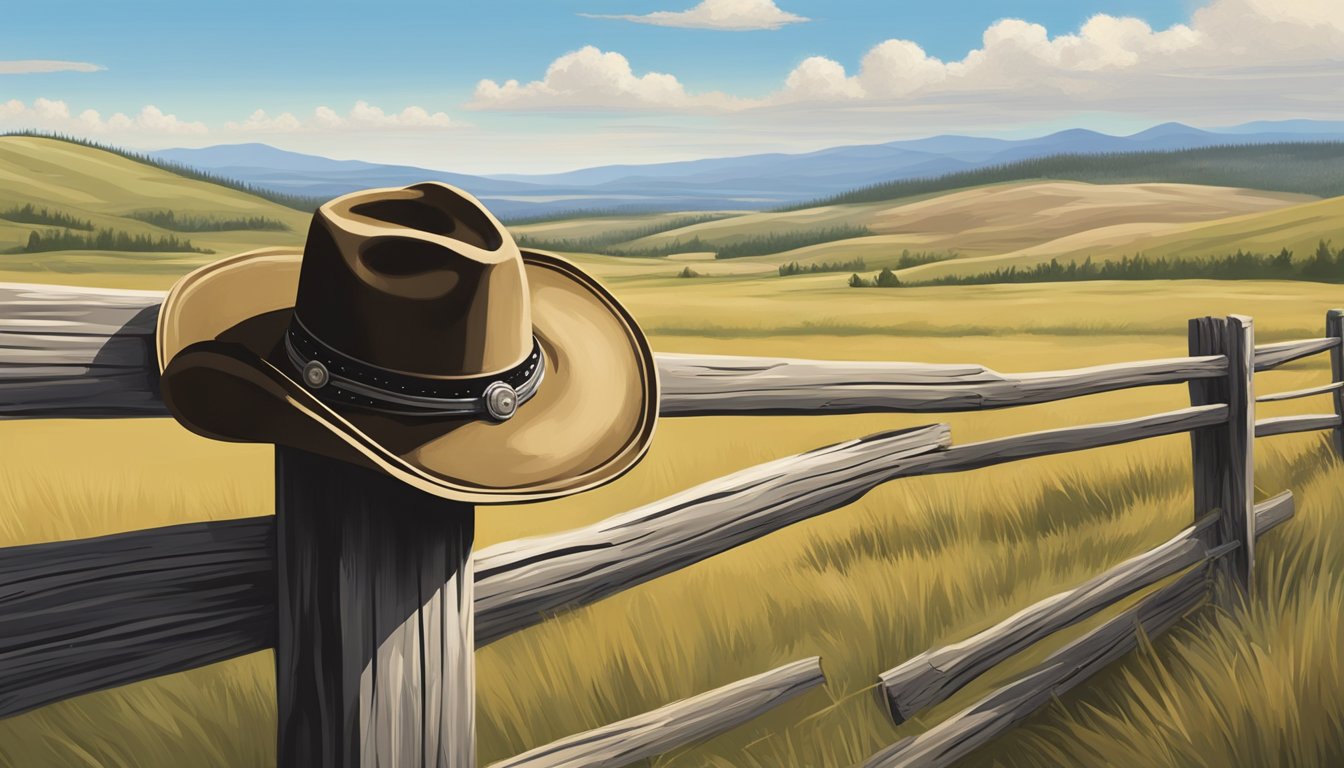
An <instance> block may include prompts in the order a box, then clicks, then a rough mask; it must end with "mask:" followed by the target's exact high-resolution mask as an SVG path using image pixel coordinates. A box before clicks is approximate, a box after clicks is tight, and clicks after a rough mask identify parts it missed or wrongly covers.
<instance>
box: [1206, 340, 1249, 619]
mask: <svg viewBox="0 0 1344 768" xmlns="http://www.w3.org/2000/svg"><path fill="white" fill-rule="evenodd" d="M1226 322H1227V350H1226V354H1227V381H1228V395H1229V398H1230V399H1229V400H1228V414H1227V433H1228V440H1229V441H1230V443H1231V444H1230V446H1229V454H1230V456H1229V458H1230V460H1231V466H1230V467H1229V470H1230V472H1229V475H1228V479H1227V482H1228V488H1229V492H1228V494H1227V496H1226V497H1225V499H1224V505H1223V507H1222V508H1221V509H1222V514H1221V515H1220V516H1219V517H1218V521H1217V523H1215V525H1214V526H1213V530H1215V531H1218V532H1219V537H1220V539H1221V540H1220V541H1218V544H1232V543H1236V544H1237V545H1238V546H1237V549H1236V551H1235V552H1232V553H1230V554H1228V555H1227V556H1226V557H1220V558H1218V560H1217V561H1216V562H1215V563H1214V565H1213V567H1214V570H1215V571H1219V572H1221V573H1223V574H1224V575H1225V576H1226V577H1227V578H1228V580H1229V581H1230V583H1232V584H1234V585H1236V588H1237V592H1238V599H1240V598H1248V597H1250V596H1251V593H1252V590H1253V588H1254V585H1255V579H1254V573H1255V324H1254V321H1252V320H1251V318H1249V317H1246V316H1245V315H1228V317H1227V320H1226ZM1226 599H1227V600H1228V601H1230V600H1231V598H1230V597H1228V598H1226ZM1227 604H1229V605H1230V602H1228V603H1227Z"/></svg>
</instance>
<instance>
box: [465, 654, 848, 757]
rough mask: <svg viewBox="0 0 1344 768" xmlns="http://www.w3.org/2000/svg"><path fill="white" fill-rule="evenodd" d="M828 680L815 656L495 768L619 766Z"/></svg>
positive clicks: (708, 733) (723, 727)
mask: <svg viewBox="0 0 1344 768" xmlns="http://www.w3.org/2000/svg"><path fill="white" fill-rule="evenodd" d="M825 682H826V676H825V675H824V674H822V671H821V659H819V658H816V657H813V658H810V659H803V660H801V661H795V662H794V663H792V664H787V665H785V666H782V667H779V668H778V669H773V670H771V671H769V672H766V673H764V674H761V675H756V676H755V677H749V678H747V679H745V680H739V681H737V682H735V683H729V684H728V685H725V686H723V687H721V688H715V689H714V690H712V691H708V692H706V693H702V694H700V695H698V696H693V697H691V698H689V699H684V700H682V701H678V702H674V703H672V704H668V705H667V706H665V707H660V708H658V709H655V710H654V711H652V712H646V713H644V714H642V715H636V716H634V717H630V718H626V719H625V720H621V721H619V722H615V723H612V724H611V725H607V726H604V727H602V728H598V729H596V730H592V731H586V732H584V733H580V734H576V735H574V736H569V737H567V738H564V739H560V740H559V741H555V742H552V743H550V744H547V745H545V746H542V747H537V748H536V749H532V750H529V751H527V752H524V753H523V754H521V755H518V756H516V757H511V758H509V759H508V760H501V761H499V762H497V763H491V764H490V768H619V766H623V765H630V764H631V763H635V762H638V761H640V760H644V759H647V758H650V757H653V756H655V755H659V754H662V753H663V752H667V751H669V750H672V749H675V748H677V747H680V746H684V745H687V744H691V743H694V742H697V741H702V740H704V739H708V738H712V737H714V736H717V735H719V734H721V733H726V732H728V731H730V730H732V729H733V728H736V727H737V726H739V725H741V724H743V723H745V722H747V721H748V720H752V719H754V718H756V717H759V716H761V715H763V714H765V713H766V712H769V711H770V710H772V709H774V708H776V707H778V706H779V705H781V704H783V703H785V702H787V701H789V700H791V699H794V698H796V697H798V696H800V695H802V694H804V693H806V692H808V691H810V690H812V689H814V688H816V687H817V686H819V685H822V684H824V683H825Z"/></svg>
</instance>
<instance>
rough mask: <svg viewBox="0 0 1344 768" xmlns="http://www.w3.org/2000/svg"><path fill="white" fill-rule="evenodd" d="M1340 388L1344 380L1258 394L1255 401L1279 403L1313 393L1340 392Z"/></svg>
mask: <svg viewBox="0 0 1344 768" xmlns="http://www.w3.org/2000/svg"><path fill="white" fill-rule="evenodd" d="M1340 389H1344V381H1336V382H1335V383H1333V384H1322V385H1321V386H1319V387H1307V388H1306V389H1294V390H1291V391H1288V392H1275V393H1273V394H1269V395H1256V398H1255V402H1257V403H1278V402H1282V401H1284V400H1296V399H1298V398H1301V397H1312V396H1313V395H1324V394H1328V393H1331V392H1338V391H1339V390H1340Z"/></svg>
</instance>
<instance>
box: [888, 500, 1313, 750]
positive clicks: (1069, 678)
mask: <svg viewBox="0 0 1344 768" xmlns="http://www.w3.org/2000/svg"><path fill="white" fill-rule="evenodd" d="M1293 513H1294V507H1293V500H1292V494H1290V493H1282V494H1279V495H1278V496H1276V497H1274V498H1273V499H1270V500H1267V501H1266V502H1264V503H1263V504H1261V505H1260V506H1259V507H1258V508H1257V514H1256V517H1255V525H1256V530H1255V535H1256V536H1263V535H1264V534H1266V533H1268V532H1269V531H1271V530H1273V529H1274V528H1275V527H1276V526H1278V525H1280V524H1282V523H1283V522H1285V521H1287V520H1288V519H1290V518H1291V517H1292V516H1293ZM1209 586H1210V580H1209V564H1208V563H1207V561H1205V562H1204V563H1201V564H1200V565H1198V566H1196V567H1195V568H1194V569H1192V570H1190V571H1188V572H1187V573H1186V574H1185V575H1183V576H1181V577H1180V578H1179V579H1177V580H1176V581H1173V582H1172V583H1170V584H1168V585H1166V586H1164V587H1162V588H1160V589H1158V590H1156V591H1155V592H1153V593H1152V594H1151V595H1149V596H1147V597H1146V598H1144V599H1143V601H1141V602H1140V603H1139V604H1138V605H1136V606H1134V607H1133V608H1130V609H1128V610H1126V611H1123V612H1122V613H1120V614H1119V615H1117V616H1116V617H1115V618H1113V619H1111V620H1109V621H1107V622H1106V623H1104V624H1102V625H1101V626H1100V627H1097V628H1096V629H1094V630H1092V631H1091V632H1089V633H1087V634H1086V635H1084V636H1083V637H1081V638H1079V639H1077V640H1075V641H1073V642H1071V643H1069V644H1067V645H1065V646H1064V647H1063V648H1060V649H1059V650H1058V651H1055V652H1054V653H1052V654H1050V656H1049V657H1047V658H1046V660H1045V661H1044V662H1042V663H1041V664H1040V665H1039V666H1037V667H1035V668H1034V669H1032V670H1031V671H1029V672H1027V673H1026V674H1025V675H1023V676H1021V677H1019V678H1018V679H1017V680H1015V681H1014V682H1011V683H1009V684H1007V685H1005V686H1003V687H1001V688H999V689H997V690H995V691H993V692H991V693H990V694H989V695H987V696H985V697H984V698H982V699H980V700H979V701H977V702H976V703H975V704H972V705H971V706H970V707H967V708H966V709H964V710H962V711H961V712H959V713H957V714H955V715H952V716H951V717H949V718H947V719H946V720H944V721H943V722H941V723H939V724H938V725H935V726H934V727H932V728H930V729H929V730H927V731H925V732H924V733H922V734H920V735H918V736H912V737H910V738H908V739H905V740H903V741H900V742H897V743H896V744H893V745H892V746H890V747H888V748H887V749H884V750H882V751H881V752H879V753H877V754H875V755H873V756H872V757H871V758H869V760H868V762H867V763H865V764H864V766H865V768H898V767H899V768H938V767H940V766H947V765H952V764H953V763H955V762H956V761H957V760H959V759H961V758H962V757H965V756H966V755H968V754H970V753H971V752H972V751H974V750H976V749H978V748H979V747H981V746H984V745H985V744H987V743H988V742H989V741H990V740H992V739H993V738H994V737H996V736H998V735H999V734H1001V733H1003V732H1004V731H1005V730H1007V729H1008V728H1010V727H1012V726H1013V725H1015V724H1016V723H1018V722H1020V721H1021V720H1023V719H1024V718H1026V717H1027V716H1028V715H1030V714H1031V713H1032V712H1034V711H1036V710H1037V709H1039V708H1040V707H1042V706H1043V705H1045V704H1046V703H1048V702H1050V701H1051V700H1053V699H1055V698H1057V697H1059V696H1061V695H1063V694H1064V693H1067V692H1068V691H1069V690H1070V689H1072V688H1073V687H1074V686H1076V685H1078V684H1079V683H1081V682H1083V681H1085V680H1086V679H1087V678H1089V677H1091V676H1092V675H1094V674H1096V673H1097V672H1099V671H1101V670H1102V669H1104V668H1105V667H1106V666H1107V665H1109V664H1111V663H1112V662H1114V661H1116V660H1118V659H1119V658H1120V657H1122V656H1124V655H1125V654H1126V653H1128V652H1129V651H1132V650H1133V649H1134V648H1135V647H1137V646H1138V642H1139V636H1140V633H1142V635H1143V636H1145V637H1148V638H1156V637H1157V636H1159V635H1161V634H1162V633H1163V632H1166V631H1167V630H1168V629H1170V628H1171V627H1172V625H1174V624H1175V623H1176V622H1177V621H1179V620H1180V619H1181V617H1183V616H1184V615H1186V614H1187V613H1189V612H1190V611H1191V610H1193V609H1194V608H1195V607H1196V606H1198V605H1199V603H1200V602H1201V601H1202V600H1203V599H1204V597H1205V596H1206V595H1207V594H1208V591H1209Z"/></svg>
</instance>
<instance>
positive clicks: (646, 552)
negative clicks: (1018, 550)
mask: <svg viewBox="0 0 1344 768" xmlns="http://www.w3.org/2000/svg"><path fill="white" fill-rule="evenodd" d="M951 442H952V436H951V431H950V430H949V429H948V428H947V427H946V426H945V425H942V424H937V425H934V426H931V427H922V428H919V429H914V430H906V431H903V432H896V433H890V434H879V435H873V436H871V437H866V438H862V439H859V440H850V441H847V442H844V443H839V444H837V445H832V446H829V447H826V448H821V449H818V450H815V451H810V452H808V453H804V454H800V455H798V456H790V457H788V458H785V459H779V460H777V461H772V462H768V463H766V464H760V465H758V466H755V467H751V468H749V469H745V470H742V471H741V472H736V473H734V474H731V475H728V476H727V477H723V478H720V479H718V480H711V481H710V482H708V483H704V484H702V485H699V486H696V487H694V488H691V489H689V490H686V491H683V492H681V493H678V494H676V495H674V496H669V497H668V498H666V499H662V500H661V501H656V502H653V503H652V504H648V505H645V506H643V507H640V508H638V509H635V510H632V511H630V512H626V513H625V514H622V515H617V516H616V517H611V518H608V519H606V520H603V521H601V522H598V523H596V524H594V525H591V526H588V527H586V528H579V529H577V530H573V531H565V532H563V533H558V534H552V535H549V536H539V537H536V538H531V539H521V540H518V541H509V542H504V543H502V544H496V545H494V546H491V547H486V548H484V549H482V550H480V551H478V552H477V553H476V610H477V613H476V642H477V643H478V644H484V643H489V642H491V641H493V640H496V639H498V638H500V637H503V636H504V635H507V634H510V633H512V632H516V631H518V630H520V629H522V628H524V627H528V626H531V625H532V624H536V623H537V622H540V621H541V620H542V619H544V618H546V616H548V615H550V614H553V613H555V612H556V611H558V610H561V609H564V608H572V607H576V606H579V605H584V604H587V603H591V602H594V601H596V600H599V599H601V598H603V597H606V596H608V595H611V594H614V593H616V592H620V591H622V590H624V589H628V588H630V587H632V586H634V585H636V584H642V583H643V582H645V581H648V580H650V579H653V578H655V577H658V576H661V575H663V574H665V573H670V572H672V571H676V570H680V569H681V568H685V567H686V566H688V565H691V564H693V563H696V562H699V561H701V560H704V559H705V558H707V557H710V556H711V555H715V554H718V553H720V552H724V551H727V550H729V549H731V548H733V547H736V546H738V545H740V544H743V543H745V542H748V541H752V540H754V539H757V538H760V537H761V536H764V535H766V534H768V533H771V532H773V531H777V530H779V529H781V528H784V527H785V526H789V525H792V524H794V523H797V522H800V521H802V520H806V519H808V518H811V517H815V516H816V515H819V514H822V513H824V512H830V511H832V510H835V509H839V508H840V507H843V506H845V505H846V504H849V503H851V502H853V501H855V500H856V499H858V498H859V497H861V496H863V495H864V494H865V493H867V492H868V491H870V490H872V489H873V488H875V487H876V486H878V485H880V484H881V483H885V482H887V481H888V480H891V479H893V478H896V477H900V476H902V475H904V474H906V473H907V471H908V469H907V468H908V467H909V466H911V463H912V462H917V461H918V460H919V459H920V458H921V457H923V456H926V455H928V454H930V453H936V452H941V451H945V450H947V447H948V446H949V445H950V444H951Z"/></svg>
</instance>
